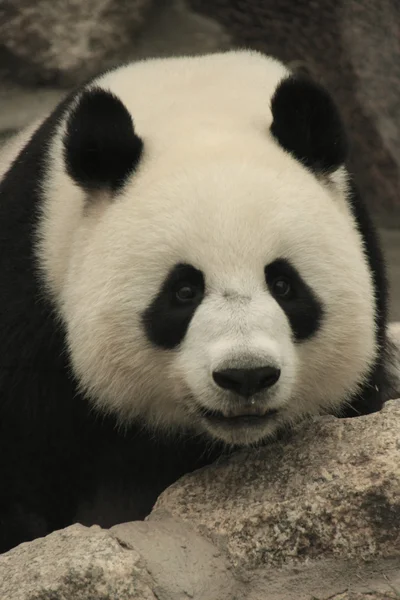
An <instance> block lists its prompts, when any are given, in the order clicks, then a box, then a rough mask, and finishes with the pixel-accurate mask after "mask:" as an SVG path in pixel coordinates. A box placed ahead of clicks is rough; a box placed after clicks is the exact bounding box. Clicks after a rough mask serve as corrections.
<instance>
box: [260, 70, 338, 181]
mask: <svg viewBox="0 0 400 600" xmlns="http://www.w3.org/2000/svg"><path fill="white" fill-rule="evenodd" d="M271 110H272V117H273V122H272V125H271V133H272V134H273V136H274V137H275V138H276V140H277V141H278V142H279V144H280V145H281V146H282V148H284V149H285V150H287V151H288V152H290V153H291V154H292V155H293V156H294V157H295V158H297V160H299V161H300V162H302V163H303V164H304V165H305V166H306V167H308V168H310V169H312V170H313V171H316V172H327V173H329V172H333V171H335V170H336V169H337V168H338V167H340V166H341V165H343V163H344V162H345V160H346V157H347V140H346V135H345V132H344V128H343V125H342V121H341V118H340V115H339V112H338V110H337V108H336V106H335V104H334V102H333V100H332V98H331V97H330V95H329V94H328V92H327V91H326V90H325V89H324V88H322V87H321V86H319V85H318V84H316V83H315V82H313V81H312V80H311V79H309V78H308V77H306V76H301V75H300V76H295V75H292V76H290V77H288V78H287V79H284V80H283V81H281V83H280V84H279V85H278V87H277V89H276V91H275V94H274V96H273V97H272V101H271Z"/></svg>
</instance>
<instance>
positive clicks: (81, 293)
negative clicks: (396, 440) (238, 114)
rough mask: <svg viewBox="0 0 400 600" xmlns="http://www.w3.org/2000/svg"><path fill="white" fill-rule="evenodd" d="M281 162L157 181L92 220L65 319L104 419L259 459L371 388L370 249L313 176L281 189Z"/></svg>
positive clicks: (211, 167)
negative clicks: (220, 444)
mask: <svg viewBox="0 0 400 600" xmlns="http://www.w3.org/2000/svg"><path fill="white" fill-rule="evenodd" d="M271 158H272V157H271V156H270V166H269V167H268V168H264V166H259V165H257V164H256V162H257V161H254V162H253V164H247V165H246V166H243V165H240V164H238V165H235V164H229V162H228V164H226V165H224V166H221V165H218V164H213V163H214V160H213V157H211V160H210V162H209V161H208V160H207V161H206V163H205V164H204V165H199V164H198V163H196V165H195V166H193V171H190V170H188V167H186V169H185V170H182V171H177V172H175V174H174V175H173V176H171V175H167V176H166V177H165V178H162V179H160V180H157V181H154V176H152V177H150V171H149V173H148V175H146V174H145V173H143V176H142V178H140V177H138V178H137V180H136V183H135V187H134V188H130V187H129V186H128V187H127V188H126V189H125V190H124V192H123V193H122V194H121V196H120V197H119V199H118V201H116V202H115V203H114V204H110V205H106V206H105V208H104V210H103V211H100V213H99V212H98V208H97V207H96V210H95V209H94V208H93V211H92V213H91V212H90V210H89V213H88V214H87V215H86V219H85V221H84V226H82V228H81V231H79V235H78V236H77V239H76V244H75V248H74V256H73V259H72V262H71V268H70V273H69V281H70V282H71V283H70V284H69V282H68V281H67V284H66V286H65V288H64V293H63V296H64V306H63V312H64V315H65V321H66V323H67V324H68V338H69V344H70V353H71V357H72V362H73V366H74V370H75V372H76V373H77V374H78V377H79V380H80V381H81V383H82V385H83V387H84V389H85V391H87V392H88V393H89V395H90V397H91V398H93V400H94V402H95V403H96V404H97V405H98V406H100V408H101V409H102V410H113V411H117V412H118V413H119V414H120V415H121V418H122V420H123V421H125V420H128V419H131V418H139V419H142V420H143V422H145V423H148V424H150V425H152V426H158V427H164V428H169V429H176V428H181V427H183V428H193V429H194V430H196V431H199V432H206V433H207V434H209V435H211V436H212V437H213V438H218V439H221V440H224V441H225V442H227V443H232V444H249V443H253V442H256V441H258V440H259V439H261V438H264V437H265V436H268V435H271V434H273V433H274V432H275V431H276V429H277V428H279V427H281V426H282V425H284V424H285V423H292V422H294V421H296V420H297V419H298V418H300V417H304V416H305V415H307V414H315V413H316V412H320V411H324V410H327V409H332V408H335V407H336V408H339V406H340V405H341V404H342V403H343V402H344V401H345V400H346V398H347V397H349V395H350V393H353V392H354V391H355V390H356V388H357V386H358V384H359V383H360V382H361V381H362V380H363V377H364V376H365V375H366V374H367V371H368V367H369V364H370V362H371V360H372V359H373V357H374V355H375V342H374V315H373V308H372V307H371V303H370V301H369V300H368V294H372V289H371V282H370V276H369V273H368V269H367V266H366V264H365V261H364V258H363V255H362V248H361V245H360V240H359V238H358V235H357V233H356V232H355V229H354V228H353V226H352V223H351V222H350V221H349V218H348V214H347V213H346V212H345V210H344V209H343V206H342V205H340V203H336V202H334V201H333V198H332V196H331V195H330V193H329V191H327V190H326V189H325V187H324V186H323V185H322V184H321V183H320V182H318V181H317V180H316V179H315V177H314V176H313V175H312V174H310V173H308V172H307V171H306V170H305V169H303V168H302V167H301V166H299V167H297V165H296V164H294V165H291V169H292V171H291V172H292V174H293V180H288V179H286V180H282V178H281V172H282V170H281V168H278V163H279V162H280V161H279V160H278V161H276V164H275V165H271V162H272V161H271ZM281 158H282V160H283V161H284V162H285V161H292V159H291V157H289V156H287V155H282V157H281ZM281 166H283V165H281ZM296 169H298V172H297V173H295V172H294V171H295V170H296ZM139 181H140V183H139ZM136 196H139V197H140V198H144V197H145V196H146V201H145V202H143V203H142V202H140V203H137V202H135V197H136ZM332 231H335V235H332ZM366 290H368V293H366Z"/></svg>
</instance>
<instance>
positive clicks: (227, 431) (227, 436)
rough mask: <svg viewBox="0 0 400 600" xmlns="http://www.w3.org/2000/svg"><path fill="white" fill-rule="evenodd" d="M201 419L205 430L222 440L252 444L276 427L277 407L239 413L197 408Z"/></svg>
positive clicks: (244, 444)
mask: <svg viewBox="0 0 400 600" xmlns="http://www.w3.org/2000/svg"><path fill="white" fill-rule="evenodd" d="M199 413H200V416H201V420H202V421H203V424H204V426H205V428H206V429H207V431H208V432H209V433H210V434H211V435H212V436H213V437H214V438H218V439H221V440H223V441H224V442H227V443H230V444H235V445H241V446H246V445H249V444H254V443H256V442H258V441H260V440H261V439H263V438H264V437H266V436H267V435H270V434H272V433H273V431H274V430H275V429H276V417H277V415H278V410H277V409H270V410H264V411H260V410H255V409H253V408H252V407H251V408H249V411H243V412H241V413H239V414H233V413H231V414H225V413H223V412H221V411H218V410H209V409H206V408H203V407H201V408H199Z"/></svg>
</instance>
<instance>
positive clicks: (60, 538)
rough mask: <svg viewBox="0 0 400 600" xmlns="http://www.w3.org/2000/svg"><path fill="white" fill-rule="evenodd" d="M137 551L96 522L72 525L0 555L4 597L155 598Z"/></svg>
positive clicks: (8, 599)
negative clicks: (129, 549) (126, 548)
mask: <svg viewBox="0 0 400 600" xmlns="http://www.w3.org/2000/svg"><path fill="white" fill-rule="evenodd" d="M152 587H153V581H152V580H151V577H150V576H149V574H148V573H147V571H146V569H145V567H144V566H143V564H141V557H140V555H139V554H138V553H137V552H135V551H133V550H131V551H130V552H126V550H125V549H124V548H123V547H122V546H121V544H120V543H119V542H118V541H117V540H116V539H114V538H112V537H111V536H110V535H109V533H108V532H106V531H103V530H101V529H100V527H97V526H94V527H90V528H87V527H83V526H82V525H73V526H72V527H68V528H67V529H65V530H63V531H59V532H55V533H52V534H50V535H48V536H47V537H46V538H43V539H37V540H35V541H33V542H30V543H26V544H21V545H20V546H18V547H17V548H15V549H14V550H11V551H10V552H7V553H6V554H4V555H3V556H1V557H0V598H1V599H2V600H69V599H71V600H72V599H74V600H75V599H76V600H92V599H93V600H94V599H96V600H122V599H124V600H139V599H140V600H157V598H156V596H155V595H154V594H153V592H152Z"/></svg>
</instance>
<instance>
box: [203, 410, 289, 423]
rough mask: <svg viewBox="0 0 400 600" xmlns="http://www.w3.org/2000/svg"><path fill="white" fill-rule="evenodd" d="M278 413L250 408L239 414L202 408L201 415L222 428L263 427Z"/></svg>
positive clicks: (236, 411) (237, 412)
mask: <svg viewBox="0 0 400 600" xmlns="http://www.w3.org/2000/svg"><path fill="white" fill-rule="evenodd" d="M277 413H278V411H277V409H274V408H272V409H269V410H261V409H260V408H256V407H253V406H250V407H248V408H242V410H241V411H240V412H239V411H238V410H235V411H234V412H233V411H232V412H226V413H225V412H222V411H219V410H210V409H207V408H204V407H200V414H201V416H202V417H203V419H205V420H206V421H208V422H209V423H210V424H212V425H219V426H222V427H229V428H232V427H235V428H240V427H260V426H263V425H264V424H265V423H266V422H267V421H269V420H271V419H272V418H274V416H275V415H276V414H277Z"/></svg>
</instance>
